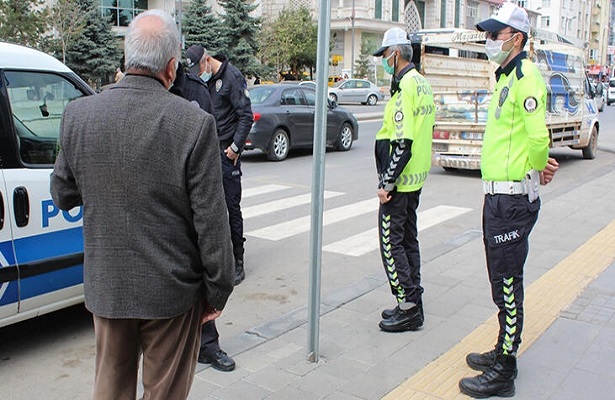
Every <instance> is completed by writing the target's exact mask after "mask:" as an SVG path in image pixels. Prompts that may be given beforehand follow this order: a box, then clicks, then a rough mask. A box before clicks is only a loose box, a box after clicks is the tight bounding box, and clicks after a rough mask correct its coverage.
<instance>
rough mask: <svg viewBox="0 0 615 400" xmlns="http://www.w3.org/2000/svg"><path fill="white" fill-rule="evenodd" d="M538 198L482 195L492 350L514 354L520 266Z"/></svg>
mask: <svg viewBox="0 0 615 400" xmlns="http://www.w3.org/2000/svg"><path fill="white" fill-rule="evenodd" d="M539 210H540V199H537V200H536V201H534V202H533V203H530V202H529V200H528V197H527V196H524V195H507V194H496V195H485V201H484V204H483V242H484V244H485V254H486V258H487V271H488V273H489V281H490V283H491V296H492V299H493V302H494V303H495V305H496V306H497V307H498V322H499V333H498V342H497V345H496V352H497V353H499V354H505V355H515V354H516V352H517V349H518V348H519V344H520V343H521V331H522V330H523V296H524V292H523V267H524V264H525V260H526V259H527V254H528V251H529V235H530V232H531V231H532V228H533V227H534V224H535V223H536V220H537V219H538V211H539Z"/></svg>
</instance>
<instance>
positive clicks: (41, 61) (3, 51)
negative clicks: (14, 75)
mask: <svg viewBox="0 0 615 400" xmlns="http://www.w3.org/2000/svg"><path fill="white" fill-rule="evenodd" d="M0 68H4V69H6V68H14V69H30V70H39V71H54V72H71V70H70V69H69V68H68V67H67V66H66V65H64V64H62V63H61V62H60V61H59V60H57V59H55V58H53V57H52V56H50V55H48V54H45V53H43V52H41V51H38V50H34V49H31V48H28V47H24V46H19V45H16V44H12V43H6V42H0Z"/></svg>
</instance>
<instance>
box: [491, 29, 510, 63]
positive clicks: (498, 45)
mask: <svg viewBox="0 0 615 400" xmlns="http://www.w3.org/2000/svg"><path fill="white" fill-rule="evenodd" d="M514 37H515V35H513V36H511V38H510V39H508V40H506V41H504V40H491V39H487V42H486V43H485V54H486V55H487V58H488V59H489V60H490V61H493V62H494V63H496V64H498V65H502V63H503V62H504V60H506V58H507V57H508V55H509V54H510V52H511V51H512V47H511V48H510V49H509V50H502V47H504V43H507V42H508V41H510V40H511V39H512V38H514Z"/></svg>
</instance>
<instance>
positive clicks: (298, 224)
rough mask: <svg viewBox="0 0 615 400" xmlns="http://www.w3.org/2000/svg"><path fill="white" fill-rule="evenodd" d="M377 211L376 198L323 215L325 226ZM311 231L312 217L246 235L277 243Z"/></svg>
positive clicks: (332, 210) (329, 211) (326, 212)
mask: <svg viewBox="0 0 615 400" xmlns="http://www.w3.org/2000/svg"><path fill="white" fill-rule="evenodd" d="M376 210H378V199H376V198H373V199H369V200H363V201H359V202H357V203H353V204H349V205H346V206H343V207H338V208H334V209H331V210H327V211H325V212H324V214H323V226H326V225H329V224H333V223H336V222H340V221H345V220H347V219H350V218H354V217H357V216H359V215H363V214H368V213H371V212H374V211H376ZM374 221H376V216H374ZM309 230H310V216H306V217H301V218H297V219H293V220H290V221H286V222H282V223H280V224H275V225H271V226H267V227H265V228H261V229H256V230H253V231H250V232H246V233H245V234H246V235H248V236H253V237H257V238H261V239H268V240H274V241H277V240H281V239H285V238H289V237H291V236H294V235H298V234H300V233H305V232H308V231H309ZM376 245H377V242H376Z"/></svg>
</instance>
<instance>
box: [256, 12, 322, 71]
mask: <svg viewBox="0 0 615 400" xmlns="http://www.w3.org/2000/svg"><path fill="white" fill-rule="evenodd" d="M262 42H263V48H262V51H261V55H262V58H263V59H265V60H268V62H269V64H270V65H273V66H274V67H275V68H276V69H277V71H283V70H287V69H288V70H290V71H292V72H293V73H294V74H298V73H300V72H301V71H303V70H304V69H306V68H307V69H309V70H310V73H311V72H312V71H313V68H314V67H315V65H316V50H317V49H316V48H317V45H318V26H317V25H316V23H315V22H314V21H312V16H311V14H310V10H308V9H307V8H305V7H300V8H298V9H290V8H284V9H283V10H282V11H281V12H280V14H279V15H278V18H277V19H276V20H275V21H273V22H272V23H271V24H268V26H267V28H266V29H265V30H264V32H263V40H262Z"/></svg>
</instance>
